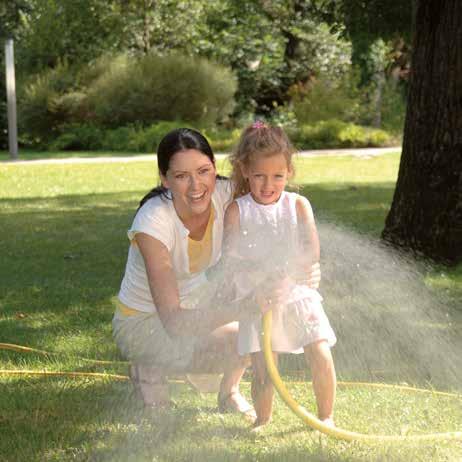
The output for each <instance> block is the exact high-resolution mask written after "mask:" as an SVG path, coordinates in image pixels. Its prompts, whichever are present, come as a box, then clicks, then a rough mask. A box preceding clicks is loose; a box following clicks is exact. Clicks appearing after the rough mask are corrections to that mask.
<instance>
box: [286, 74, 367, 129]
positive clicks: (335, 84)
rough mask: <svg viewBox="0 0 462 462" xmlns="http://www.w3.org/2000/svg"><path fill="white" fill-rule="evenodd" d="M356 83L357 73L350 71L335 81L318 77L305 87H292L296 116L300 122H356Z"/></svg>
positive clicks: (357, 108)
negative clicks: (301, 88)
mask: <svg viewBox="0 0 462 462" xmlns="http://www.w3.org/2000/svg"><path fill="white" fill-rule="evenodd" d="M357 82H358V77H357V74H356V73H355V72H351V73H348V74H345V75H343V76H342V77H341V78H339V79H337V80H334V81H332V80H330V79H328V78H325V77H323V76H321V77H320V78H319V79H318V80H316V81H314V82H313V83H312V84H311V85H309V88H308V89H304V90H298V89H297V88H294V89H292V91H291V96H292V104H293V112H294V114H295V117H296V119H297V120H298V122H299V123H300V124H314V123H316V122H319V121H321V120H331V119H337V120H341V121H344V122H357V120H358V117H359V114H360V110H361V107H360V106H361V96H360V94H359V91H358V90H357Z"/></svg>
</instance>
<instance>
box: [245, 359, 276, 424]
mask: <svg viewBox="0 0 462 462" xmlns="http://www.w3.org/2000/svg"><path fill="white" fill-rule="evenodd" d="M273 356H274V361H275V362H277V354H276V353H273ZM251 360H252V368H253V377H252V385H251V387H252V399H253V404H254V406H255V411H256V413H257V420H256V421H255V425H254V426H255V427H260V426H262V425H265V424H267V423H268V422H269V421H270V420H271V416H272V414H273V399H274V388H273V384H272V382H271V379H270V377H269V375H268V371H267V369H266V362H265V356H264V354H263V352H261V351H259V352H258V353H252V354H251Z"/></svg>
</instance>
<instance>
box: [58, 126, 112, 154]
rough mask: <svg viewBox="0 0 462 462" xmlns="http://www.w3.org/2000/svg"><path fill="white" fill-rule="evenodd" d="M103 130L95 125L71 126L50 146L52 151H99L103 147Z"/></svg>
mask: <svg viewBox="0 0 462 462" xmlns="http://www.w3.org/2000/svg"><path fill="white" fill-rule="evenodd" d="M102 140H103V133H102V130H101V129H100V128H98V127H96V126H94V125H69V126H66V127H65V128H64V131H63V133H61V134H60V135H59V136H58V137H57V138H56V139H55V140H54V141H52V142H51V143H50V144H49V149H50V150H51V151H71V150H72V151H80V150H91V151H93V150H98V149H101V148H102V147H103V143H102Z"/></svg>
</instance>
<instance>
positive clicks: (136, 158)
mask: <svg viewBox="0 0 462 462" xmlns="http://www.w3.org/2000/svg"><path fill="white" fill-rule="evenodd" d="M391 152H401V146H395V147H390V148H360V149H317V150H311V151H300V152H299V154H298V155H299V156H301V157H321V156H356V157H365V158H367V157H375V156H380V155H383V154H388V153H391ZM227 156H228V154H216V158H217V159H223V158H225V157H227ZM155 158H156V156H155V155H154V154H145V155H133V156H124V157H68V158H65V159H33V160H17V161H11V160H6V161H2V162H0V163H2V164H17V165H20V164H85V163H109V162H140V161H146V160H155Z"/></svg>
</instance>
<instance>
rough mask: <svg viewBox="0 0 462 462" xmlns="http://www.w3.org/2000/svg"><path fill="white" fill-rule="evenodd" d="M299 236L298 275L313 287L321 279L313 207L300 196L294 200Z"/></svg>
mask: <svg viewBox="0 0 462 462" xmlns="http://www.w3.org/2000/svg"><path fill="white" fill-rule="evenodd" d="M296 210H297V218H298V223H299V230H298V231H299V236H300V242H301V245H302V256H301V258H300V260H299V263H300V264H299V267H300V269H301V271H302V274H301V275H300V276H301V277H302V280H303V283H305V284H307V285H308V286H310V287H311V288H313V289H315V288H317V287H318V286H319V282H320V280H321V270H320V266H319V257H320V246H319V237H318V230H317V228H316V223H315V220H314V214H313V209H312V208H311V205H310V203H309V202H308V200H307V199H305V198H304V197H302V196H300V197H298V198H297V202H296Z"/></svg>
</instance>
